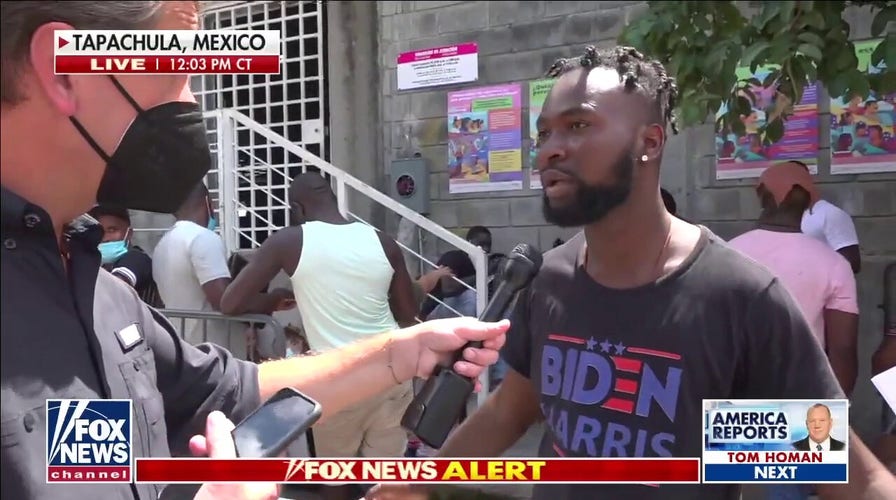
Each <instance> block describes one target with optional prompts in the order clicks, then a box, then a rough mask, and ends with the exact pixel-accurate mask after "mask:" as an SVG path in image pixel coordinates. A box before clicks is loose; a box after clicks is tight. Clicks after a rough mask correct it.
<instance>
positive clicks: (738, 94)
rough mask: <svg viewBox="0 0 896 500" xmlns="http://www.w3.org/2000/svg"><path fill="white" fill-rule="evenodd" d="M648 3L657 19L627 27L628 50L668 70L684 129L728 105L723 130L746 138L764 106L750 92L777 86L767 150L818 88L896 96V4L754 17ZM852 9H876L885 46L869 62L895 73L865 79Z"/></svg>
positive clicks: (782, 10)
mask: <svg viewBox="0 0 896 500" xmlns="http://www.w3.org/2000/svg"><path fill="white" fill-rule="evenodd" d="M647 3H648V6H649V8H648V10H647V11H646V12H645V13H644V14H643V15H642V16H641V17H640V18H638V19H636V20H635V21H633V22H632V23H630V24H629V25H628V26H627V27H626V29H625V31H624V32H623V34H622V35H621V37H620V42H621V43H624V44H626V45H631V46H634V47H636V48H638V49H639V50H641V51H642V52H644V53H646V54H648V55H650V56H652V57H655V58H657V59H659V60H660V61H662V62H663V64H665V65H666V67H667V69H668V70H669V72H670V73H671V74H672V76H674V77H675V79H676V80H677V82H678V87H679V90H680V99H679V102H680V107H679V109H678V112H679V120H680V122H681V124H682V125H684V126H688V125H696V124H699V123H704V122H705V121H706V120H707V118H709V117H710V116H714V115H716V112H717V111H718V110H719V109H720V108H722V106H723V105H725V108H723V109H724V110H725V112H724V114H722V115H721V116H719V118H718V123H717V126H718V127H720V128H721V127H724V128H727V129H730V130H732V131H734V132H735V133H740V132H742V131H743V129H744V126H743V123H742V122H741V119H740V118H741V116H742V115H744V114H749V112H750V110H751V109H752V107H754V105H755V103H756V102H757V100H756V96H755V94H754V93H753V91H752V90H751V86H763V87H766V86H775V88H776V89H777V92H778V97H776V98H775V99H773V100H772V101H773V102H772V103H771V104H769V106H768V109H766V110H765V111H766V116H767V117H768V121H767V123H766V125H765V127H764V129H763V130H761V131H760V133H762V135H763V138H764V140H765V141H766V142H777V141H778V140H780V139H781V137H782V136H783V135H784V128H785V125H784V124H785V121H786V120H787V118H788V116H789V114H790V109H791V107H792V106H791V105H792V104H793V103H797V102H799V100H800V99H801V98H802V95H803V92H804V90H805V88H806V87H807V86H809V85H813V84H814V83H815V82H820V83H821V84H823V85H824V86H825V88H826V89H827V91H828V93H829V94H830V95H831V97H835V98H836V97H841V96H847V95H848V96H854V95H859V96H862V97H863V98H864V97H867V96H868V94H869V93H870V92H871V91H874V92H884V93H886V92H894V91H896V33H893V31H894V30H893V28H892V26H893V24H894V23H896V5H894V4H893V2H888V1H852V2H757V3H758V4H759V11H758V13H757V14H756V15H754V16H752V17H750V18H747V17H746V16H744V14H743V13H742V12H741V11H740V10H739V9H738V7H737V6H736V5H735V4H736V2H733V1H718V2H697V1H685V2H663V1H650V2H647ZM849 5H860V6H870V7H871V8H872V12H873V13H874V17H873V21H872V26H871V31H872V36H874V37H883V40H882V41H881V43H880V44H879V45H878V46H877V48H876V49H875V50H874V52H873V53H872V54H871V55H870V61H871V64H872V65H874V66H875V67H880V66H881V65H882V64H883V65H886V68H887V69H886V70H885V71H884V72H883V73H879V74H871V75H869V74H868V73H867V72H866V71H860V70H859V67H858V66H859V60H858V58H857V56H856V48H855V45H853V43H852V42H851V41H850V40H849V36H850V33H849V24H848V23H847V22H846V21H844V20H843V10H844V9H845V8H846V7H847V6H849ZM888 23H889V31H890V33H887V30H888ZM739 67H749V68H750V73H751V75H746V74H745V73H743V72H742V73H741V74H740V75H738V72H737V68H739ZM759 68H765V69H768V70H769V73H768V75H767V76H765V77H764V78H763V80H764V81H762V82H759V81H758V80H757V79H756V78H754V77H753V76H752V74H753V73H755V72H756V70H757V69H759ZM784 103H786V104H784Z"/></svg>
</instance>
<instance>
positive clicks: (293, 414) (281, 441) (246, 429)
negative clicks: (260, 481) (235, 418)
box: [231, 387, 322, 458]
mask: <svg viewBox="0 0 896 500" xmlns="http://www.w3.org/2000/svg"><path fill="white" fill-rule="evenodd" d="M321 411H322V407H321V405H320V403H318V402H317V401H315V400H313V399H311V398H309V397H308V396H306V395H304V394H302V393H301V392H299V391H297V390H295V389H293V388H291V387H287V388H285V389H281V390H280V391H278V392H277V393H276V394H274V395H273V396H271V398H270V399H268V400H267V401H265V402H264V404H262V405H261V406H260V407H258V409H256V410H255V411H254V412H252V413H251V414H249V416H247V417H246V418H245V419H243V421H242V422H240V423H239V424H237V425H236V427H235V428H234V429H233V432H232V433H231V434H232V435H233V442H234V445H235V446H236V455H237V456H238V457H244V458H271V457H277V456H279V455H280V454H281V453H283V452H284V451H285V450H286V448H287V447H288V446H289V445H290V444H291V443H292V442H293V441H295V440H296V439H298V438H299V437H300V436H301V435H302V433H304V432H305V431H307V430H308V429H310V428H311V426H312V425H314V424H315V423H316V422H317V421H318V419H320V415H321Z"/></svg>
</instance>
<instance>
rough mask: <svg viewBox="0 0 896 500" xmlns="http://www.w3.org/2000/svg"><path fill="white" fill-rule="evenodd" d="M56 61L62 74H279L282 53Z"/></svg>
mask: <svg viewBox="0 0 896 500" xmlns="http://www.w3.org/2000/svg"><path fill="white" fill-rule="evenodd" d="M55 63H56V74H59V75H90V74H98V75H120V74H125V75H127V74H156V75H161V74H168V75H170V74H178V75H179V74H184V75H189V74H217V75H224V74H230V75H239V74H246V75H259V74H277V73H280V56H276V55H273V56H272V55H247V56H230V55H220V56H216V55H180V56H170V55H133V56H129V55H126V56H122V55H118V56H56V61H55Z"/></svg>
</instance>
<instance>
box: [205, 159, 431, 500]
mask: <svg viewBox="0 0 896 500" xmlns="http://www.w3.org/2000/svg"><path fill="white" fill-rule="evenodd" d="M288 196H289V203H290V207H291V210H292V215H291V219H292V222H293V223H294V225H292V226H290V227H287V228H285V229H283V230H280V231H278V232H276V233H274V234H273V235H271V236H270V237H269V238H268V239H267V240H265V242H264V243H263V244H262V245H261V247H260V248H259V249H258V251H257V252H256V253H255V255H254V257H253V258H252V260H251V261H250V262H249V264H248V265H247V266H246V267H245V268H244V269H243V271H242V272H241V273H240V274H239V275H238V276H237V277H236V279H235V280H234V281H233V283H232V284H231V285H230V286H229V287H228V288H227V290H226V292H225V293H224V296H223V298H222V300H221V307H222V311H224V312H225V313H227V314H241V313H243V312H245V308H246V307H247V305H248V304H249V303H250V301H251V299H252V296H253V295H252V294H253V293H254V292H255V290H258V288H259V286H261V285H262V284H264V283H268V282H270V281H271V279H273V278H274V276H275V275H276V274H277V273H279V272H281V271H283V272H285V273H286V275H287V276H289V277H290V280H291V282H292V287H293V291H294V293H295V297H296V302H297V303H298V306H299V311H300V312H301V315H302V323H303V328H304V330H305V334H306V335H307V337H308V343H309V345H310V346H311V349H313V350H314V351H316V352H327V351H330V350H333V349H338V348H340V347H344V346H346V345H350V344H353V343H355V342H357V341H358V340H361V339H365V338H369V337H371V336H374V335H377V334H379V333H381V332H384V331H388V330H393V329H396V328H398V327H399V326H410V325H413V324H415V323H416V315H417V302H416V301H415V300H414V295H413V289H412V284H411V278H410V275H409V274H408V270H407V267H406V265H405V261H404V256H403V255H402V252H401V249H400V248H399V246H398V244H397V243H396V242H395V240H394V239H392V238H390V237H389V236H387V235H385V234H384V233H382V232H379V231H377V230H376V229H374V228H373V227H371V226H369V225H367V224H364V223H361V222H349V221H347V220H346V219H345V218H344V217H343V216H342V215H341V214H340V213H339V207H338V205H337V202H336V195H335V194H334V193H333V190H332V188H331V187H330V184H329V182H328V181H327V180H326V179H325V178H324V177H323V176H321V175H320V174H319V173H315V172H308V173H304V174H301V175H299V176H297V177H296V178H295V179H294V180H293V182H292V184H291V185H290V188H289V195H288ZM413 395H414V394H413V387H412V385H411V383H410V382H408V383H403V384H399V385H397V386H396V387H394V388H392V389H390V390H388V391H384V392H383V393H381V394H379V395H377V396H376V397H373V398H370V399H368V400H366V401H364V402H362V403H360V404H357V405H354V406H353V407H351V408H348V409H346V410H345V411H343V412H341V413H339V414H338V415H334V416H333V417H331V418H330V419H329V420H328V421H327V422H324V423H323V424H319V425H318V426H317V427H315V430H314V438H315V445H316V447H317V451H318V453H320V455H321V456H327V457H354V456H367V457H400V456H402V455H403V454H404V451H405V447H406V445H407V435H406V433H405V431H404V430H403V429H402V427H401V417H402V415H403V414H404V411H405V409H406V408H407V406H408V405H409V404H410V403H411V400H412V399H413ZM325 493H326V496H327V498H348V496H349V494H350V489H349V488H343V487H334V488H326V489H325ZM355 498H357V497H355Z"/></svg>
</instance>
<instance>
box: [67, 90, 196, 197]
mask: <svg viewBox="0 0 896 500" xmlns="http://www.w3.org/2000/svg"><path fill="white" fill-rule="evenodd" d="M110 78H111V79H112V83H114V84H115V88H117V89H118V91H119V92H120V93H121V95H122V96H124V98H125V99H126V100H127V101H128V102H129V103H130V104H131V106H133V107H134V109H135V110H137V117H136V118H135V119H134V121H133V123H131V125H130V126H129V127H128V129H127V131H126V132H125V134H124V137H123V138H122V139H121V142H120V143H119V145H118V147H117V148H116V149H115V152H114V153H112V156H109V155H108V154H106V152H105V151H103V149H102V148H101V147H100V146H99V144H97V143H96V141H95V140H93V137H92V136H91V135H90V133H88V132H87V130H86V129H85V128H84V126H83V125H81V123H80V122H79V121H78V120H77V119H76V118H74V117H71V118H70V120H71V121H72V124H74V126H75V128H76V129H77V130H78V132H79V133H80V134H81V136H82V137H84V140H86V141H87V143H88V144H90V147H92V148H93V149H94V151H96V152H97V154H98V155H100V158H102V159H103V160H105V161H106V172H105V174H104V175H103V179H102V181H100V187H99V190H98V191H97V194H96V201H97V203H98V204H100V205H111V206H118V207H123V208H130V209H133V210H146V211H148V212H160V213H173V212H174V211H176V210H177V209H178V208H180V206H181V204H182V203H183V202H184V200H185V199H186V198H187V195H188V194H189V193H190V190H192V189H193V188H194V187H196V185H197V184H199V182H200V181H202V179H203V177H205V174H206V173H208V171H209V169H210V168H211V164H212V157H211V153H210V152H209V146H208V140H207V139H206V130H205V124H204V123H203V121H202V112H201V111H200V110H199V105H198V104H196V103H188V102H169V103H166V104H160V105H158V106H155V107H152V108H150V109H146V110H144V109H142V108H141V107H140V105H139V104H137V102H136V101H135V100H134V98H133V97H131V95H130V94H129V93H128V92H127V90H125V88H124V87H122V85H121V84H120V83H119V82H118V80H116V79H115V77H110Z"/></svg>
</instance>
